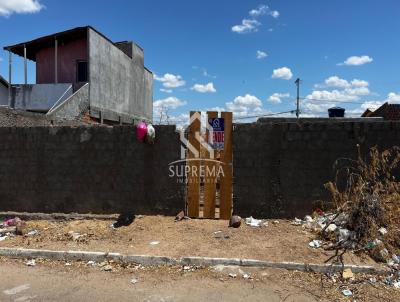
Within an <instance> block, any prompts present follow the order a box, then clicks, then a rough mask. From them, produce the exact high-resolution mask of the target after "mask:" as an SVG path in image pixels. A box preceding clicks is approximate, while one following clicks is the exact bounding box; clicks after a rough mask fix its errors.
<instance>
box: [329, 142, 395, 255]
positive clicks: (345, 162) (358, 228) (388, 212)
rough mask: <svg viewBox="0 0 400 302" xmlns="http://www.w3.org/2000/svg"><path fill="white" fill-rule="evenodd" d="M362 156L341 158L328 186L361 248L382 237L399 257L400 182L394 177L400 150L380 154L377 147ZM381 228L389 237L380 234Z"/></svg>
mask: <svg viewBox="0 0 400 302" xmlns="http://www.w3.org/2000/svg"><path fill="white" fill-rule="evenodd" d="M360 154H361V153H360V150H359V151H358V159H357V160H350V159H339V160H338V161H337V162H336V164H335V165H336V177H335V181H334V182H330V183H327V184H326V185H325V186H326V188H327V189H328V190H329V192H330V193H331V195H332V199H333V202H334V204H335V206H336V208H337V212H338V213H344V214H346V215H347V217H348V218H347V225H346V227H347V228H348V229H349V230H351V231H353V232H354V233H355V238H353V240H354V241H355V242H356V243H357V244H358V247H359V248H361V249H365V247H367V246H368V245H369V244H371V242H372V241H373V240H375V239H376V238H379V239H380V240H381V241H382V242H383V245H384V247H385V248H386V249H388V251H389V252H390V253H395V254H397V255H399V249H400V231H399V228H400V183H399V182H398V181H397V180H396V177H395V175H396V176H397V175H399V162H400V148H399V147H393V148H391V149H388V150H385V151H382V152H380V151H379V150H378V149H377V148H376V147H374V148H371V150H370V152H369V154H368V156H367V157H366V158H365V159H363V158H362V157H361V155H360ZM382 227H384V228H386V229H387V231H388V233H387V234H386V235H382V234H380V233H379V229H380V228H382ZM372 256H373V255H372ZM375 258H376V257H375ZM377 260H382V259H377Z"/></svg>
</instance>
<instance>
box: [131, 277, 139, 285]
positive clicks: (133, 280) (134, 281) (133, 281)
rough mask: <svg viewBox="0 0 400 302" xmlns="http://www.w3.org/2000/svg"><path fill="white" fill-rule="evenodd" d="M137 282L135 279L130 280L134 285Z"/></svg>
mask: <svg viewBox="0 0 400 302" xmlns="http://www.w3.org/2000/svg"><path fill="white" fill-rule="evenodd" d="M138 282H139V280H138V279H136V278H132V279H131V283H132V284H136V283H138Z"/></svg>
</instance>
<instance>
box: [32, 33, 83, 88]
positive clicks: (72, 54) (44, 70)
mask: <svg viewBox="0 0 400 302" xmlns="http://www.w3.org/2000/svg"><path fill="white" fill-rule="evenodd" d="M87 59H88V51H87V39H78V40H75V41H71V42H69V43H67V44H60V45H58V83H75V82H76V81H77V78H76V77H77V70H76V63H77V61H78V60H85V61H87ZM54 72H55V70H54V47H50V48H45V49H42V50H40V51H39V52H38V53H37V54H36V83H37V84H51V83H55V76H54Z"/></svg>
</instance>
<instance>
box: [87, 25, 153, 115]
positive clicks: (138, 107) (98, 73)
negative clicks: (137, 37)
mask: <svg viewBox="0 0 400 302" xmlns="http://www.w3.org/2000/svg"><path fill="white" fill-rule="evenodd" d="M132 52H133V59H131V58H130V57H129V56H127V55H126V54H125V53H124V52H123V51H121V50H120V49H119V48H117V47H116V46H115V45H114V44H112V43H111V42H110V41H108V40H107V39H105V38H104V37H103V36H101V35H99V34H98V33H97V32H95V31H93V30H91V29H89V79H90V110H91V114H92V115H93V116H95V117H99V116H100V112H102V113H103V117H104V118H105V119H110V120H117V121H118V120H119V117H123V118H124V119H126V118H130V120H131V121H132V120H133V119H142V118H144V119H148V120H151V119H152V114H153V111H152V103H153V100H152V92H149V91H146V90H147V89H149V88H152V87H150V86H151V85H148V81H149V79H148V77H145V70H144V67H143V51H140V48H138V47H137V46H136V45H135V44H133V49H132ZM145 78H146V83H147V85H145ZM151 81H152V79H151ZM145 88H146V89H145ZM150 108H151V110H150Z"/></svg>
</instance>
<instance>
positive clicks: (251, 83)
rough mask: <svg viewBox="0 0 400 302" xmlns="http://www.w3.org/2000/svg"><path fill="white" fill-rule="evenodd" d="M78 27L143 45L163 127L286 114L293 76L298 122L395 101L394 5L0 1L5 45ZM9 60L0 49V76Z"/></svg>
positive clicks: (398, 91)
mask: <svg viewBox="0 0 400 302" xmlns="http://www.w3.org/2000/svg"><path fill="white" fill-rule="evenodd" d="M83 25H92V26H94V27H95V28H96V29H98V30H99V31H101V32H102V33H104V34H105V35H106V36H108V37H109V38H110V39H112V40H113V41H120V40H134V41H136V42H137V43H138V44H139V45H141V46H142V47H143V48H144V50H145V64H146V66H147V67H148V68H149V69H151V70H152V71H153V72H154V74H155V81H154V101H155V111H156V112H155V113H156V115H157V114H158V112H159V110H162V111H165V112H167V113H168V116H169V121H170V122H174V121H180V120H181V119H182V118H183V117H186V115H187V113H188V112H189V111H190V110H208V109H213V108H214V109H218V110H228V111H233V112H234V117H235V118H239V117H246V116H253V115H263V114H269V113H277V112H284V111H289V110H293V109H295V95H296V87H295V84H294V81H295V79H296V78H297V77H299V78H301V80H302V85H301V96H302V98H304V100H302V102H301V111H302V116H326V115H327V109H328V108H329V107H332V106H341V107H345V108H346V109H347V113H348V115H349V116H359V115H360V113H361V112H362V111H363V110H364V109H365V108H367V107H374V106H375V107H376V106H377V105H379V104H381V103H383V102H385V101H390V102H400V75H399V70H400V59H399V54H400V39H399V37H400V3H399V1H398V0H385V1H378V0H352V1H349V0H335V1H322V0H307V1H295V0H291V1H289V0H271V1H253V0H246V1H244V0H242V1H232V0H231V1H227V0H218V1H216V0H203V1H184V0H170V1H164V0H146V1H121V0H114V1H113V2H112V3H110V2H109V1H101V0H98V1H75V0H69V1H56V0H39V1H35V0H0V28H2V30H1V31H0V42H1V46H2V47H3V46H6V45H10V44H14V43H18V42H23V41H25V40H30V39H33V38H36V37H39V36H41V35H45V34H50V33H53V32H57V31H62V30H65V29H68V28H71V27H76V26H83ZM14 59H15V68H14V71H15V72H14V75H13V76H14V79H15V82H22V80H23V78H22V77H23V67H22V64H21V63H22V60H21V59H20V58H18V57H16V56H15V57H14ZM7 60H8V56H7V54H6V53H5V52H4V51H1V52H0V74H1V75H2V76H3V77H5V78H8V63H7ZM29 69H30V72H29V75H30V76H29V79H30V81H31V82H34V80H35V79H34V65H33V64H32V63H31V64H29ZM344 102H346V103H344Z"/></svg>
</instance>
